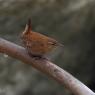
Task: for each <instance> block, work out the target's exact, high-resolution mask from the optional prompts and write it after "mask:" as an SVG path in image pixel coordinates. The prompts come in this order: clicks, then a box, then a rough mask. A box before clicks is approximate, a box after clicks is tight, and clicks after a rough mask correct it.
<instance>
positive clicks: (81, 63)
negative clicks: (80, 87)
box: [0, 0, 95, 95]
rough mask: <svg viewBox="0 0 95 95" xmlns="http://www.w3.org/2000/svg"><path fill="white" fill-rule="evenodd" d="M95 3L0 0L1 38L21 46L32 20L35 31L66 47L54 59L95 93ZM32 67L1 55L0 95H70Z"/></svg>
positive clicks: (79, 0)
mask: <svg viewBox="0 0 95 95" xmlns="http://www.w3.org/2000/svg"><path fill="white" fill-rule="evenodd" d="M94 8H95V1H94V0H0V37H2V38H5V39H7V40H10V41H12V42H15V43H16V44H20V45H21V41H20V40H21V39H20V34H21V33H22V31H23V30H24V28H25V24H26V23H27V20H28V18H31V19H32V29H33V31H37V32H40V33H42V34H45V35H48V36H50V37H53V38H55V39H57V40H58V41H59V42H61V43H63V44H64V46H65V47H64V50H63V49H58V50H57V51H56V52H54V53H52V54H51V57H52V60H53V61H54V62H55V63H56V64H57V65H59V66H60V67H62V68H64V69H66V70H67V71H68V72H70V73H71V74H72V75H74V76H75V77H76V78H78V79H79V80H81V81H82V82H83V83H85V84H86V85H88V86H89V87H90V88H91V89H92V90H95V85H94V84H95V81H94V80H95V77H94V71H95V70H94V67H95V45H94V42H95V32H94V31H95V24H94V23H95V12H94ZM70 94H71V93H70V92H69V91H68V90H67V89H65V88H63V86H61V85H59V84H58V83H56V81H53V80H52V79H50V78H48V77H47V76H45V75H43V74H42V73H40V72H38V71H37V70H35V69H34V68H32V66H31V67H30V65H27V64H23V63H22V62H20V61H18V60H16V59H13V58H11V57H9V56H8V57H7V56H5V55H3V54H1V55H0V95H70Z"/></svg>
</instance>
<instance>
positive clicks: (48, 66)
mask: <svg viewBox="0 0 95 95" xmlns="http://www.w3.org/2000/svg"><path fill="white" fill-rule="evenodd" d="M0 52H1V53H4V54H7V55H9V56H11V57H14V58H16V59H18V60H20V61H22V62H24V63H26V64H30V65H32V66H33V67H34V68H36V69H38V70H39V71H41V72H43V73H44V74H46V75H47V76H50V77H52V78H53V79H54V80H56V81H58V82H59V83H60V84H62V85H64V86H65V87H66V88H67V89H68V90H70V91H71V92H72V93H73V94H74V95H95V93H94V92H93V91H91V90H90V89H89V88H88V87H87V86H85V85H84V84H83V83H82V82H80V81H79V80H77V79H76V78H74V77H73V76H72V75H71V74H69V73H68V72H66V71H65V70H63V69H61V68H60V67H58V66H57V65H55V64H53V63H51V62H50V61H47V60H44V59H39V60H36V59H35V58H32V57H30V56H29V55H28V54H27V52H26V50H25V49H24V48H23V47H21V46H18V45H16V44H14V43H11V42H9V41H6V40H4V39H2V38H0Z"/></svg>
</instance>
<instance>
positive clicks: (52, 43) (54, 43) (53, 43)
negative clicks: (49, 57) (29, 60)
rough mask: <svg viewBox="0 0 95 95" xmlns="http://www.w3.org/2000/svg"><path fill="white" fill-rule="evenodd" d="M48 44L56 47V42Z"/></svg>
mask: <svg viewBox="0 0 95 95" xmlns="http://www.w3.org/2000/svg"><path fill="white" fill-rule="evenodd" d="M48 44H50V45H54V46H55V45H56V42H52V41H51V42H50V41H49V42H48Z"/></svg>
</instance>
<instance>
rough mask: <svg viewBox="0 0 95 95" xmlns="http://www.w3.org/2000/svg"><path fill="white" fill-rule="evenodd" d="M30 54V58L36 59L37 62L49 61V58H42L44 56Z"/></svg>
mask: <svg viewBox="0 0 95 95" xmlns="http://www.w3.org/2000/svg"><path fill="white" fill-rule="evenodd" d="M28 54H29V56H30V57H33V58H35V60H40V59H43V60H49V59H48V58H47V57H45V56H42V55H35V54H31V53H29V52H28Z"/></svg>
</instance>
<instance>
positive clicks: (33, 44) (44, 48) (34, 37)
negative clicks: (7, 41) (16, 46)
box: [21, 19, 64, 58]
mask: <svg viewBox="0 0 95 95" xmlns="http://www.w3.org/2000/svg"><path fill="white" fill-rule="evenodd" d="M21 40H22V43H23V46H24V47H25V49H26V51H27V52H28V54H29V55H30V56H32V57H37V58H45V56H46V55H47V54H48V53H50V52H51V51H52V50H54V49H55V48H56V47H57V46H61V47H64V45H63V44H61V43H59V42H58V41H57V40H55V39H53V38H51V37H48V36H46V35H43V34H41V33H39V32H34V31H32V25H31V19H28V23H27V24H26V26H25V30H24V31H23V32H22V33H21Z"/></svg>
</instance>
